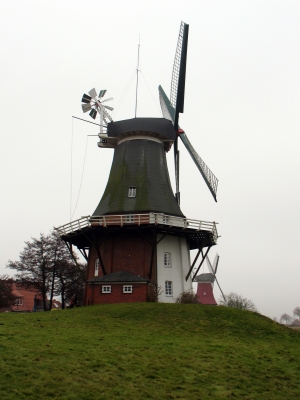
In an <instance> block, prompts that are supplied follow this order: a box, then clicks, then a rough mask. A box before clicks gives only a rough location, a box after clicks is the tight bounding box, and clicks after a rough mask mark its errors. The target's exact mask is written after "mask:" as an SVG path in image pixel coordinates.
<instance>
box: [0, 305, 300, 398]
mask: <svg viewBox="0 0 300 400" xmlns="http://www.w3.org/2000/svg"><path fill="white" fill-rule="evenodd" d="M299 346H300V335H299V332H296V331H294V330H292V329H289V328H286V327H284V326H282V325H279V324H277V323H275V322H273V321H272V320H270V319H268V318H266V317H263V316H261V315H259V314H256V313H251V312H247V311H240V310H235V309H227V308H225V307H209V306H199V305H186V304H154V303H143V304H138V303H137V304H114V305H102V306H90V307H85V308H77V309H70V310H64V311H53V312H48V313H31V314H15V313H9V314H8V313H5V314H1V315H0V358H1V364H0V399H2V400H8V399H36V400H39V399H45V398H49V399H62V400H64V399H66V400H69V399H70V400H71V399H72V400H76V399H78V400H84V399H87V400H93V399H97V400H98V399H129V400H130V399H189V400H190V399H191V400H192V399H196V400H200V399H226V398H237V399H245V400H246V399H249V400H250V399H259V400H263V399H268V400H269V399H288V398H291V399H296V398H300V382H299V372H300V356H299Z"/></svg>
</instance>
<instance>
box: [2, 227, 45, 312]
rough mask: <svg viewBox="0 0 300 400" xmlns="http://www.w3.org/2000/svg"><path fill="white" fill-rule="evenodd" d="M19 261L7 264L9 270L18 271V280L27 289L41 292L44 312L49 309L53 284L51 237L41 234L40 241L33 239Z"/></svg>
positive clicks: (26, 244) (26, 246)
mask: <svg viewBox="0 0 300 400" xmlns="http://www.w3.org/2000/svg"><path fill="white" fill-rule="evenodd" d="M19 258H20V260H19V261H11V260H9V262H8V263H7V268H10V269H14V270H16V271H17V274H16V276H15V278H16V280H17V281H18V282H19V283H20V284H21V285H22V286H24V287H26V288H35V289H37V290H39V291H40V292H41V294H42V297H43V306H44V310H45V311H46V309H47V302H46V299H47V292H48V291H49V287H50V284H51V277H52V274H51V263H50V246H49V236H45V235H44V234H43V233H41V234H40V237H39V238H38V239H35V238H32V239H31V241H30V242H25V247H24V250H23V251H21V253H20V256H19Z"/></svg>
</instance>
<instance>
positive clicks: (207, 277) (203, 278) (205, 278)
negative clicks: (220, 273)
mask: <svg viewBox="0 0 300 400" xmlns="http://www.w3.org/2000/svg"><path fill="white" fill-rule="evenodd" d="M214 280H215V277H214V276H213V274H211V273H210V272H208V273H206V274H200V275H197V276H196V277H195V281H196V282H210V283H214Z"/></svg>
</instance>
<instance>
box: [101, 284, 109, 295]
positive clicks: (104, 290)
mask: <svg viewBox="0 0 300 400" xmlns="http://www.w3.org/2000/svg"><path fill="white" fill-rule="evenodd" d="M102 293H111V286H110V285H109V286H102Z"/></svg>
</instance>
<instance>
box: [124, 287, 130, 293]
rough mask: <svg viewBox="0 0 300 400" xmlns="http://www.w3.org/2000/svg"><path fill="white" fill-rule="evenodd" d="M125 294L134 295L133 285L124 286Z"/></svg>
mask: <svg viewBox="0 0 300 400" xmlns="http://www.w3.org/2000/svg"><path fill="white" fill-rule="evenodd" d="M123 293H132V285H123Z"/></svg>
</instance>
